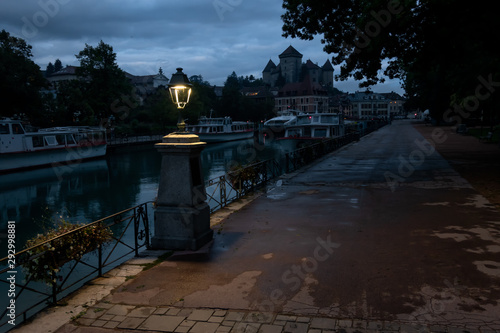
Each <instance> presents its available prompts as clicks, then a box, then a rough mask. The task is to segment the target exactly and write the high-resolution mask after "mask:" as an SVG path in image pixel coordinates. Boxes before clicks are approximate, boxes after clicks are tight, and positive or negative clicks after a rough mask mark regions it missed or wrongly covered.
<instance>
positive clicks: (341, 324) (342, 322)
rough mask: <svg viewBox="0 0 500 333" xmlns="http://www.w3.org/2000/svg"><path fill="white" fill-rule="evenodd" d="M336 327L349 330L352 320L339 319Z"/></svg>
mask: <svg viewBox="0 0 500 333" xmlns="http://www.w3.org/2000/svg"><path fill="white" fill-rule="evenodd" d="M337 326H338V327H341V328H350V327H352V320H350V319H341V320H339V321H338V322H337Z"/></svg>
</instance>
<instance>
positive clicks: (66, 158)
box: [0, 118, 107, 172]
mask: <svg viewBox="0 0 500 333" xmlns="http://www.w3.org/2000/svg"><path fill="white" fill-rule="evenodd" d="M106 147H107V142H106V132H105V130H104V129H101V128H97V127H86V126H69V127H54V128H46V129H40V130H38V131H37V132H28V131H26V129H25V127H24V126H23V124H22V123H21V121H19V120H14V119H9V118H6V119H1V120H0V172H9V171H17V170H21V169H27V168H34V167H41V166H56V165H61V164H64V163H72V162H78V161H81V160H85V159H91V158H96V157H101V156H104V155H106Z"/></svg>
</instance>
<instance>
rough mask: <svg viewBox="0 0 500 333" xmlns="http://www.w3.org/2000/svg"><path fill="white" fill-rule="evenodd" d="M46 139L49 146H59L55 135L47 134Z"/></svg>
mask: <svg viewBox="0 0 500 333" xmlns="http://www.w3.org/2000/svg"><path fill="white" fill-rule="evenodd" d="M44 139H45V143H46V145H47V146H57V140H56V137H55V136H54V135H50V136H45V137H44Z"/></svg>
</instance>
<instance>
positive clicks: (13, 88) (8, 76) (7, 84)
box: [0, 30, 45, 116]
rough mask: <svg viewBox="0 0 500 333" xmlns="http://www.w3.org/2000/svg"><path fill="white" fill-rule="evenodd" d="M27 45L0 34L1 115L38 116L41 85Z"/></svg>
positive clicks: (5, 33) (20, 40) (5, 34)
mask: <svg viewBox="0 0 500 333" xmlns="http://www.w3.org/2000/svg"><path fill="white" fill-rule="evenodd" d="M31 57H32V54H31V45H28V44H27V43H26V41H25V40H24V39H21V38H16V37H13V36H11V35H10V34H9V33H8V32H6V31H5V30H2V31H0V78H1V80H0V100H1V101H2V114H1V115H2V116H12V115H14V114H17V115H23V114H25V115H27V116H34V115H35V116H36V115H38V116H40V111H41V105H42V104H41V97H40V94H39V91H40V89H41V88H42V87H44V86H45V79H44V77H43V75H42V72H41V71H40V67H39V66H38V65H36V64H35V63H34V62H33V61H32V60H31Z"/></svg>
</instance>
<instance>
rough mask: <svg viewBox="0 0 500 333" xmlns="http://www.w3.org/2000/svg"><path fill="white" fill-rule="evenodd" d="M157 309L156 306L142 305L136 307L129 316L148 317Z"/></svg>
mask: <svg viewBox="0 0 500 333" xmlns="http://www.w3.org/2000/svg"><path fill="white" fill-rule="evenodd" d="M155 311H156V308H153V307H140V308H135V309H133V310H132V311H130V313H129V314H128V317H138V318H147V317H149V316H150V315H152V314H153V312H155Z"/></svg>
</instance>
